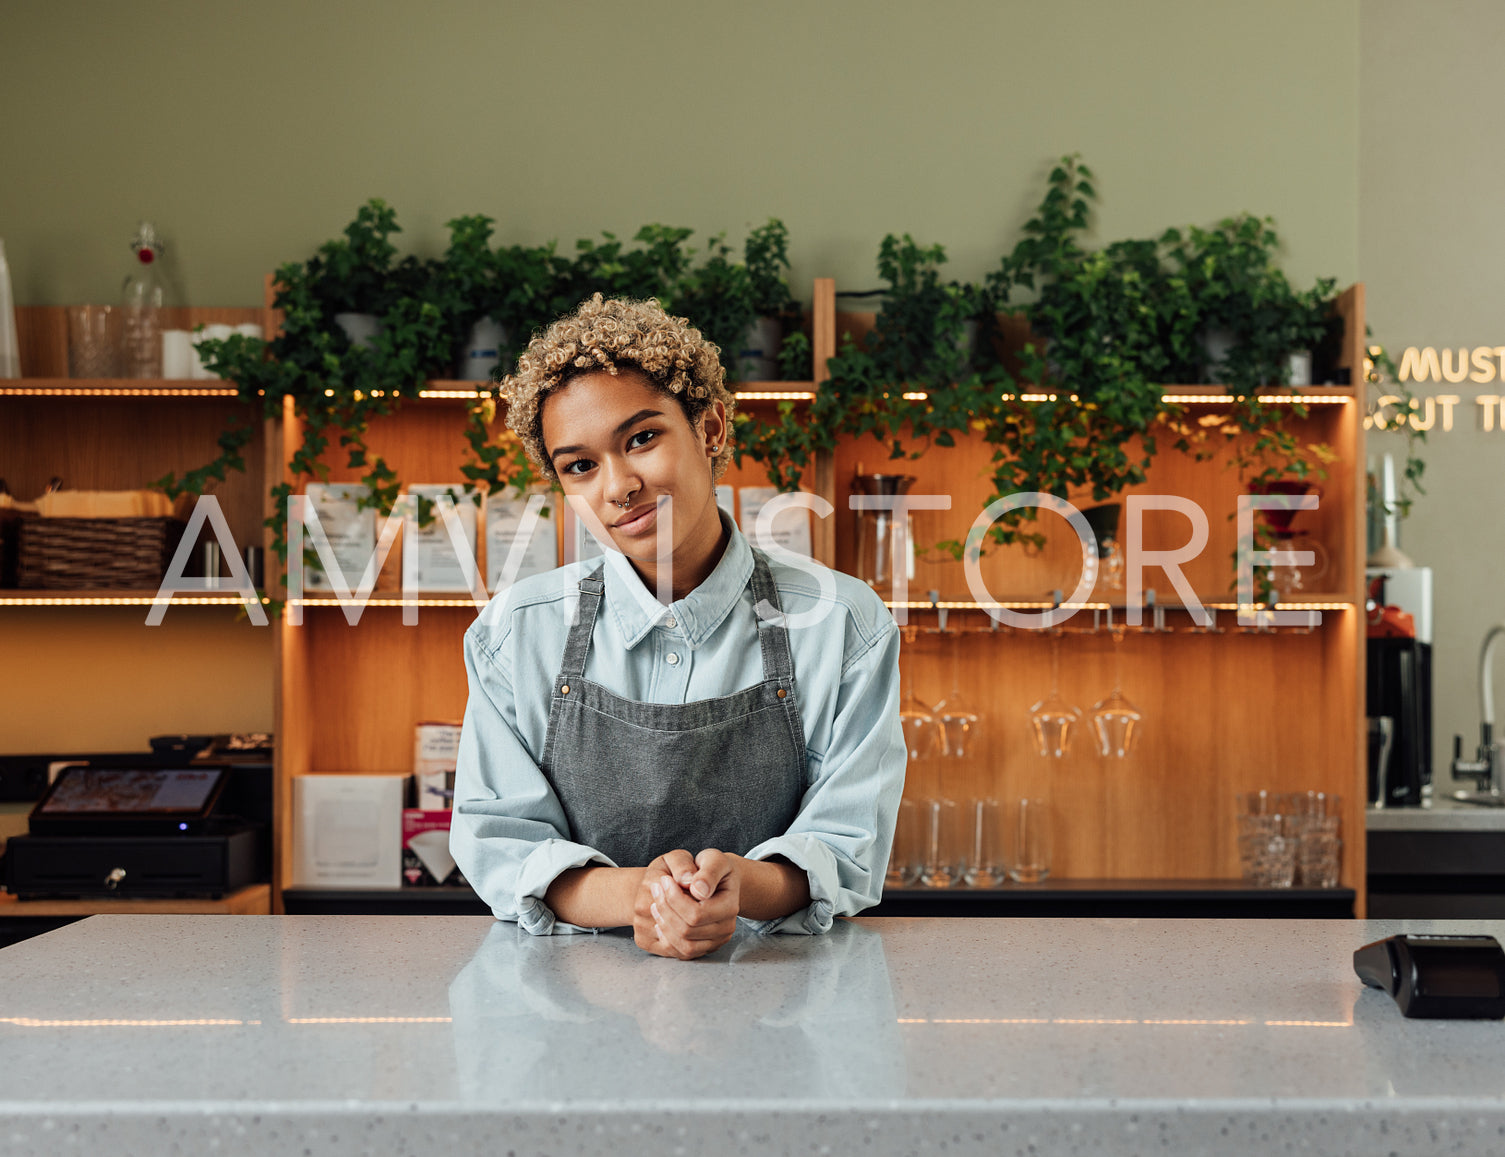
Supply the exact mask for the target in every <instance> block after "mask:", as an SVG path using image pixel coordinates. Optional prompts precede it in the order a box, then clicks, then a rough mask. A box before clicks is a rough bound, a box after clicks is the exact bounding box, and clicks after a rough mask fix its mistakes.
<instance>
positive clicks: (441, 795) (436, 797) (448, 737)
mask: <svg viewBox="0 0 1505 1157" xmlns="http://www.w3.org/2000/svg"><path fill="white" fill-rule="evenodd" d="M460 731H461V727H460V724H458V723H420V724H418V726H417V727H415V728H414V729H413V789H414V797H415V798H414V801H413V803H414V806H416V807H417V808H418V810H419V811H440V810H443V809H445V808H450V807H453V806H454V802H455V767H456V765H457V764H458V762H459V759H460Z"/></svg>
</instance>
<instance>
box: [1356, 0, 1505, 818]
mask: <svg viewBox="0 0 1505 1157" xmlns="http://www.w3.org/2000/svg"><path fill="white" fill-rule="evenodd" d="M1500 44H1505V5H1501V4H1500V3H1498V2H1497V0H1431V2H1429V3H1427V4H1415V3H1411V2H1409V0H1365V2H1364V6H1363V49H1364V70H1363V83H1362V88H1361V92H1362V126H1361V132H1360V144H1361V148H1360V165H1359V174H1360V184H1359V187H1360V197H1359V216H1360V233H1359V238H1360V248H1359V257H1360V264H1361V272H1362V274H1363V277H1364V281H1365V288H1366V295H1367V298H1368V312H1369V319H1370V322H1371V324H1372V325H1373V327H1374V336H1375V339H1376V340H1377V341H1379V342H1381V343H1383V344H1384V345H1385V346H1387V347H1388V348H1390V349H1391V350H1393V351H1399V350H1403V349H1404V348H1405V347H1407V346H1432V347H1434V348H1439V349H1440V348H1442V347H1452V348H1453V349H1455V350H1456V349H1457V348H1459V347H1460V346H1466V347H1469V348H1470V349H1472V348H1473V347H1475V346H1480V345H1488V346H1491V347H1493V346H1497V345H1505V319H1502V317H1501V311H1500V303H1501V301H1502V300H1505V265H1502V263H1501V254H1502V253H1505V216H1502V215H1501V212H1500V189H1501V187H1502V183H1505V157H1502V155H1501V154H1500V150H1499V148H1498V142H1499V141H1500V139H1501V136H1502V134H1505V103H1502V102H1501V100H1500V93H1499V80H1498V77H1497V76H1496V70H1495V68H1494V67H1493V65H1492V63H1491V61H1490V59H1489V57H1488V54H1487V52H1486V51H1484V50H1485V49H1487V48H1489V47H1493V46H1497V45H1500ZM1412 388H1413V389H1414V390H1415V392H1416V393H1417V395H1418V396H1424V395H1427V394H1433V395H1436V394H1453V395H1457V396H1458V397H1460V398H1462V404H1461V405H1459V406H1458V407H1457V421H1456V423H1455V426H1454V428H1453V430H1452V431H1451V432H1445V431H1443V430H1441V429H1439V428H1434V429H1433V430H1432V431H1431V432H1430V433H1429V434H1428V436H1427V442H1426V443H1425V444H1424V445H1423V446H1422V448H1421V455H1422V457H1423V458H1424V459H1425V460H1426V463H1427V469H1426V474H1425V476H1424V481H1423V484H1424V485H1425V487H1426V491H1427V492H1426V494H1425V495H1423V496H1422V497H1421V498H1419V499H1418V501H1417V502H1416V505H1415V506H1414V507H1413V509H1412V512H1411V516H1410V517H1409V518H1408V519H1407V520H1406V521H1405V522H1404V523H1403V524H1402V526H1401V547H1402V549H1403V550H1405V552H1406V553H1407V554H1409V555H1410V556H1411V558H1412V559H1413V560H1414V561H1415V562H1416V564H1417V565H1418V566H1430V567H1431V568H1432V569H1433V579H1432V581H1433V600H1434V611H1435V631H1434V641H1433V660H1434V680H1433V691H1434V697H1435V704H1436V708H1435V712H1434V720H1433V723H1434V736H1435V738H1434V742H1433V745H1432V753H1433V761H1434V774H1435V776H1436V779H1437V792H1438V794H1442V792H1443V791H1444V790H1446V789H1450V788H1451V787H1452V786H1453V784H1452V782H1451V775H1450V774H1449V772H1448V763H1449V761H1450V760H1451V758H1452V741H1453V736H1454V735H1455V734H1458V735H1462V736H1463V740H1464V750H1465V752H1467V753H1469V754H1470V756H1471V755H1472V752H1473V749H1474V744H1475V742H1476V741H1477V739H1478V735H1479V707H1478V703H1479V697H1478V690H1477V671H1478V667H1477V663H1478V653H1479V645H1480V643H1481V642H1482V641H1483V638H1484V633H1485V631H1487V630H1488V629H1489V627H1490V626H1492V625H1493V624H1495V623H1498V622H1502V621H1505V595H1502V594H1501V582H1500V580H1501V575H1502V574H1505V522H1502V520H1501V519H1500V516H1499V513H1498V511H1499V507H1500V503H1501V500H1502V498H1505V486H1502V485H1501V473H1500V462H1501V456H1502V455H1505V431H1502V430H1501V429H1500V428H1499V425H1498V423H1496V426H1495V429H1493V430H1488V431H1487V430H1484V429H1482V428H1481V423H1480V421H1479V411H1478V407H1477V403H1476V402H1475V400H1474V399H1475V398H1477V397H1478V396H1480V395H1498V394H1500V393H1502V392H1505V388H1502V386H1501V383H1500V382H1499V381H1495V382H1494V383H1493V384H1489V385H1475V384H1474V383H1472V382H1462V383H1459V384H1456V385H1453V384H1446V383H1435V382H1434V383H1428V384H1426V385H1414V386H1413V387H1412ZM1440 425H1441V423H1440V422H1439V423H1438V426H1440ZM1368 444H1369V451H1370V455H1371V459H1372V458H1373V457H1374V456H1375V455H1377V454H1385V453H1392V454H1395V455H1396V456H1397V459H1398V460H1399V459H1400V458H1401V457H1403V456H1404V454H1405V445H1404V441H1403V439H1402V438H1400V437H1399V436H1397V435H1394V434H1382V433H1377V432H1376V433H1372V434H1370V436H1369V443H1368ZM1495 669H1496V671H1497V672H1498V671H1499V670H1500V667H1499V664H1498V663H1497V664H1496V667H1495ZM1496 679H1497V681H1496V684H1495V686H1496V687H1497V688H1498V687H1499V686H1500V683H1499V682H1498V675H1497V677H1496ZM1496 711H1497V712H1499V711H1500V708H1499V706H1497V707H1496ZM1501 717H1502V718H1505V716H1501ZM1496 730H1497V733H1498V728H1497V729H1496ZM1458 786H1463V787H1471V786H1473V785H1472V784H1460V785H1458Z"/></svg>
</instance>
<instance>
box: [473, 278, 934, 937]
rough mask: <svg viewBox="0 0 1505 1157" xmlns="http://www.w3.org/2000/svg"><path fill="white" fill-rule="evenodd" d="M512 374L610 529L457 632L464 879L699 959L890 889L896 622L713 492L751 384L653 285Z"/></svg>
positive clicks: (505, 913)
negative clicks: (739, 385)
mask: <svg viewBox="0 0 1505 1157" xmlns="http://www.w3.org/2000/svg"><path fill="white" fill-rule="evenodd" d="M503 393H504V394H505V396H506V399H507V403H508V406H507V424H508V425H509V426H510V427H511V428H512V430H513V431H514V432H516V434H517V435H518V437H519V438H520V439H521V440H522V443H523V445H524V447H525V448H526V450H527V452H528V455H529V457H530V458H531V460H532V461H533V462H534V464H535V465H536V466H537V468H538V469H539V470H541V471H542V473H543V474H544V475H545V476H546V477H548V478H549V479H551V480H554V481H557V482H558V483H559V485H560V486H561V487H562V488H563V490H564V493H565V495H566V496H567V498H568V499H569V500H570V501H571V503H572V504H573V505H574V506H575V508H576V509H577V510H582V509H583V511H584V512H585V513H586V514H587V515H594V516H595V519H596V520H599V523H600V525H601V527H602V528H603V529H604V531H605V533H606V534H607V536H608V537H609V539H610V541H609V542H608V543H603V546H606V547H607V548H608V549H607V550H606V553H605V556H604V557H598V558H593V559H589V560H585V561H581V562H576V563H572V564H570V565H568V566H564V567H560V568H559V569H557V570H553V571H549V572H548V573H545V574H540V575H534V576H532V577H530V578H526V579H523V580H522V581H520V582H518V583H516V584H515V585H513V586H512V587H510V588H509V589H508V590H506V591H505V592H504V593H499V594H498V595H496V597H494V598H493V599H492V601H491V602H490V604H488V606H487V607H486V609H485V611H484V612H483V613H482V615H481V616H480V618H479V619H477V621H476V622H475V623H474V624H473V625H472V626H471V628H470V630H469V631H468V632H467V633H466V635H465V663H466V670H467V672H468V675H469V681H470V698H469V703H468V705H467V707H466V711H465V728H464V733H463V737H462V739H461V746H460V759H459V771H458V774H457V776H456V780H455V810H454V820H453V828H452V830H451V836H450V846H451V849H452V851H453V853H454V857H455V861H456V862H457V863H458V864H459V866H460V869H461V870H462V871H463V872H464V873H465V877H466V879H467V880H469V881H470V883H471V884H472V885H473V886H474V887H475V889H476V891H477V892H478V893H479V894H480V895H481V896H482V897H483V898H484V899H485V900H486V902H487V903H488V904H490V906H491V908H492V910H493V911H494V912H495V913H496V915H497V917H498V918H499V919H503V920H516V921H518V922H519V923H520V924H521V926H522V927H523V928H524V929H525V930H527V931H529V932H533V933H539V934H543V933H548V932H552V931H577V930H581V929H599V928H612V927H623V926H628V925H630V926H632V928H633V931H634V935H635V938H636V941H637V943H638V945H639V946H641V947H642V948H644V949H646V950H647V951H649V952H652V953H656V954H658V955H661V956H673V957H679V958H683V959H689V958H692V957H696V956H701V955H704V954H705V953H707V952H710V951H712V950H714V949H715V948H717V947H719V946H720V945H722V944H724V943H725V942H726V941H727V940H728V939H729V938H730V937H731V935H732V933H733V931H734V930H735V928H736V924H737V919H738V918H739V917H740V918H743V919H745V920H748V921H751V922H753V923H754V924H755V926H756V927H758V928H760V929H762V930H765V931H780V932H803V933H818V932H825V931H826V930H827V929H829V928H830V927H831V923H832V919H833V917H835V916H838V915H845V914H850V913H854V912H858V911H860V910H862V909H863V908H866V907H869V906H871V905H872V904H875V903H877V901H878V899H879V896H880V893H881V891H882V887H883V876H884V871H885V868H886V866H887V862H888V854H889V848H890V845H891V843H892V840H893V831H894V821H895V817H896V814H897V811H898V806H899V797H900V794H901V793H902V790H903V786H904V764H905V745H904V740H903V736H902V732H901V730H900V726H899V712H898V706H899V667H898V655H899V638H898V629H897V627H896V626H895V624H894V621H893V618H892V616H891V615H890V614H889V612H888V610H887V609H886V608H885V607H884V605H883V603H882V602H881V600H879V598H878V597H877V595H875V594H874V593H873V592H872V591H871V590H870V589H869V588H868V587H867V586H866V585H865V584H864V583H861V582H859V581H857V580H856V579H853V578H851V577H849V576H847V575H843V574H836V573H832V572H829V571H824V570H823V568H820V567H818V566H816V565H815V564H813V563H811V562H810V561H809V560H803V559H802V560H800V565H799V566H795V565H791V564H790V563H787V562H783V561H780V560H779V559H778V558H774V557H770V556H769V554H768V553H765V552H764V551H763V550H762V549H760V548H758V547H755V546H753V545H752V544H751V543H750V542H749V541H748V539H747V538H746V537H744V535H743V534H742V532H741V530H740V529H739V528H738V527H737V525H736V523H735V522H733V521H732V519H731V518H730V517H728V516H727V515H726V514H725V513H723V512H722V511H721V510H720V508H719V507H718V506H717V503H716V495H715V484H716V481H717V479H719V478H720V477H721V475H722V473H723V472H724V471H725V469H726V466H727V464H728V462H729V460H730V458H731V447H730V445H729V436H730V434H731V430H732V423H731V415H732V409H733V407H734V406H735V401H734V399H733V397H732V395H731V394H730V393H729V392H728V391H727V389H726V386H725V385H724V383H723V379H722V368H721V364H720V361H719V360H718V356H717V349H716V347H715V346H714V345H712V344H711V343H710V342H708V341H706V340H705V339H704V338H703V337H702V336H701V335H700V333H699V331H698V330H696V329H694V328H692V327H691V326H690V325H689V323H688V322H687V321H686V320H685V319H683V318H673V317H670V316H668V315H667V314H666V313H665V312H664V311H663V310H662V309H660V308H659V306H658V305H657V303H654V302H630V301H615V300H612V301H603V300H602V298H601V297H600V295H597V296H596V297H594V298H593V299H592V300H590V301H589V302H586V303H585V304H583V305H582V306H581V307H580V308H579V309H578V310H577V311H576V312H575V313H574V314H572V315H570V316H568V317H564V318H561V319H560V320H559V321H556V322H555V323H554V324H553V325H551V326H550V327H549V328H548V330H547V331H545V332H544V333H542V334H541V335H540V336H537V337H535V338H534V339H533V341H532V342H531V343H530V344H529V346H528V349H527V352H526V353H525V354H524V355H523V356H522V357H521V358H520V359H518V363H517V368H516V372H515V373H513V374H512V375H511V376H509V377H508V378H507V379H506V381H505V382H504V384H503ZM664 497H667V498H670V499H671V500H672V501H671V502H670V503H668V504H665V505H664V506H663V507H660V505H659V502H658V500H659V499H660V498H664ZM661 517H662V518H664V519H665V521H666V522H668V523H669V524H670V525H669V526H667V527H666V528H662V530H661V528H660V527H659V525H658V522H659V519H660V518H661ZM589 521H590V520H589V518H587V524H589ZM661 537H663V538H664V540H665V544H666V545H667V546H668V547H670V548H671V553H669V554H667V555H662V554H661V553H660V549H661V548H660V546H659V540H660V538H661ZM661 559H663V560H665V561H666V562H667V565H668V568H669V569H668V573H667V574H665V575H661V573H660V567H661V566H662V565H664V562H661ZM661 578H664V579H665V580H666V581H667V582H668V583H670V584H672V585H671V586H669V587H667V588H666V589H665V590H664V595H665V597H666V598H667V597H668V596H669V594H670V591H671V590H672V599H670V601H667V602H665V601H661V600H660V598H659V597H658V596H656V595H655V593H654V592H656V591H659V590H660V579H661ZM820 578H824V579H825V580H826V582H825V583H822V582H821V581H819V580H820ZM823 588H824V589H823Z"/></svg>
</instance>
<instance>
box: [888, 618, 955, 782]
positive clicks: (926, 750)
mask: <svg viewBox="0 0 1505 1157" xmlns="http://www.w3.org/2000/svg"><path fill="white" fill-rule="evenodd" d="M914 638H915V635H914V628H913V627H905V628H904V635H903V643H902V644H901V645H900V648H899V664H900V668H901V669H900V672H899V681H900V683H901V684H902V685H903V686H904V688H905V690H904V694H903V696H902V697H901V698H900V700H899V723H900V725H901V726H902V727H903V729H904V743H905V745H906V746H907V747H908V748H909V758H910V761H911V762H917V761H920V760H930V759H936V758H938V757H940V756H943V755H945V754H946V733H945V732H944V731H942V730H941V725H940V721H939V720H938V719H936V717H935V712H933V711H932V710H931V709H930V708H929V707H928V706H926V705H925V704H924V703H922V702H920V697H919V696H918V695H916V694H915V690H914V678H913V675H912V664H911V662H910V660H909V648H908V644H910V643H913V642H914Z"/></svg>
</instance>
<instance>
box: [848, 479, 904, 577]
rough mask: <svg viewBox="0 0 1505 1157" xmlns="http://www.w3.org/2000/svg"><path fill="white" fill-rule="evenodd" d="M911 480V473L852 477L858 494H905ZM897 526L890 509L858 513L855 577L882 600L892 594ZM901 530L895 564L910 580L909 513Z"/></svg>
mask: <svg viewBox="0 0 1505 1157" xmlns="http://www.w3.org/2000/svg"><path fill="white" fill-rule="evenodd" d="M914 483H915V479H914V476H913V475H910V474H858V475H857V477H856V478H855V479H854V485H855V487H856V491H857V493H859V494H872V495H883V496H889V495H897V494H908V493H909V488H910V487H911V486H913V485H914ZM897 529H898V518H897V517H896V516H895V513H894V512H893V511H891V510H859V511H858V512H857V577H858V578H860V579H862V580H863V581H864V582H866V583H867V584H868V586H870V587H872V588H873V590H875V591H877V592H878V594H879V596H880V597H882V598H885V599H892V598H893V594H894V574H895V571H894V567H895V557H894V552H895V548H896V546H897V545H898V544H897V543H896V541H895V540H896V538H897V534H896V532H897ZM904 529H905V534H904V540H905V546H904V549H903V551H902V552H901V554H900V555H899V558H898V560H897V565H899V566H903V567H904V568H905V577H906V579H913V578H914V519H913V518H911V517H910V516H909V514H908V513H906V514H905V515H904Z"/></svg>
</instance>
